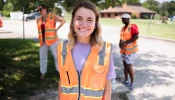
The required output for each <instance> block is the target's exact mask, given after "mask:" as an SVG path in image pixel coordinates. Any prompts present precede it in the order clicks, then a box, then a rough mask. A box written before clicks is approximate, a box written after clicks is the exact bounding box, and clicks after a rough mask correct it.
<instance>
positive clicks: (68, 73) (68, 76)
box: [67, 71, 70, 84]
mask: <svg viewBox="0 0 175 100" xmlns="http://www.w3.org/2000/svg"><path fill="white" fill-rule="evenodd" d="M67 78H68V82H69V84H70V78H69V73H68V71H67Z"/></svg>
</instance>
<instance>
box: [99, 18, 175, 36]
mask: <svg viewBox="0 0 175 100" xmlns="http://www.w3.org/2000/svg"><path fill="white" fill-rule="evenodd" d="M149 22H150V20H142V19H131V23H133V24H137V26H138V28H139V32H140V33H141V34H146V35H152V36H158V37H163V38H170V39H175V28H174V26H175V21H174V22H171V21H167V22H168V24H163V23H161V20H152V23H151V25H150V28H149V31H148V33H147V28H148V25H149ZM100 23H101V24H102V25H111V26H124V25H123V23H122V21H121V20H120V19H109V18H100Z"/></svg>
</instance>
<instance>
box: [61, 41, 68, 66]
mask: <svg viewBox="0 0 175 100" xmlns="http://www.w3.org/2000/svg"><path fill="white" fill-rule="evenodd" d="M67 42H68V41H64V42H63V44H62V46H61V61H62V66H64V64H65V59H66V55H67V52H68V49H67V47H66V45H67Z"/></svg>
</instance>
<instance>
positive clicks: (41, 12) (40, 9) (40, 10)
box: [39, 7, 46, 15]
mask: <svg viewBox="0 0 175 100" xmlns="http://www.w3.org/2000/svg"><path fill="white" fill-rule="evenodd" d="M39 13H40V14H41V15H45V14H46V9H44V8H42V7H39Z"/></svg>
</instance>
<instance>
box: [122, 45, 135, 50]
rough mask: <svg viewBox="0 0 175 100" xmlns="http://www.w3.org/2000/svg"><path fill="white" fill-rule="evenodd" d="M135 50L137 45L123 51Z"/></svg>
mask: <svg viewBox="0 0 175 100" xmlns="http://www.w3.org/2000/svg"><path fill="white" fill-rule="evenodd" d="M135 48H137V45H135V46H134V47H132V48H125V49H124V50H134V49H135Z"/></svg>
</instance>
